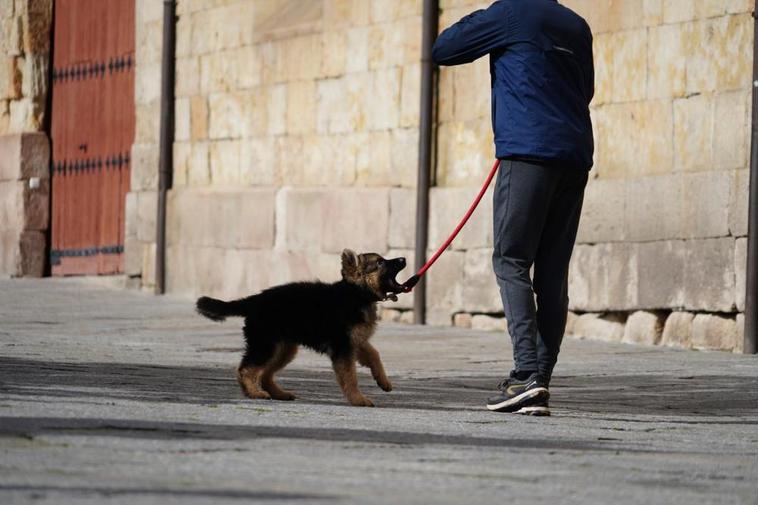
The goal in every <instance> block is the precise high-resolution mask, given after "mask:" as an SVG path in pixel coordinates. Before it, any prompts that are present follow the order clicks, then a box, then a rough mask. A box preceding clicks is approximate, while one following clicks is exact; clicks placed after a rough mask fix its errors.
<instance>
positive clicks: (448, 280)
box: [426, 251, 465, 326]
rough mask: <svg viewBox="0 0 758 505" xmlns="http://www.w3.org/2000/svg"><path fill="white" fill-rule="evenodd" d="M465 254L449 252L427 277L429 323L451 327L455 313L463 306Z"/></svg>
mask: <svg viewBox="0 0 758 505" xmlns="http://www.w3.org/2000/svg"><path fill="white" fill-rule="evenodd" d="M464 264H465V254H464V253H462V252H459V251H448V252H446V253H445V254H443V255H442V256H440V258H439V260H437V263H435V264H434V270H433V271H430V272H429V275H427V276H426V283H427V294H426V296H427V299H426V302H427V305H426V312H427V323H428V324H432V325H444V326H449V325H450V324H451V323H452V317H453V313H455V312H457V311H459V310H460V308H461V307H462V306H463V282H462V281H463V269H464Z"/></svg>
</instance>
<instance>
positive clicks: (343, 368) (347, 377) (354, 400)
mask: <svg viewBox="0 0 758 505" xmlns="http://www.w3.org/2000/svg"><path fill="white" fill-rule="evenodd" d="M332 368H334V373H335V374H336V375H337V383H338V384H339V385H340V388H342V392H343V393H344V394H345V397H347V401H348V402H350V405H355V406H356V407H373V406H374V403H373V402H372V401H371V400H369V399H368V398H366V397H365V396H363V393H361V391H360V390H359V389H358V375H357V374H356V373H355V358H353V357H352V356H349V357H347V356H346V357H339V358H334V359H332Z"/></svg>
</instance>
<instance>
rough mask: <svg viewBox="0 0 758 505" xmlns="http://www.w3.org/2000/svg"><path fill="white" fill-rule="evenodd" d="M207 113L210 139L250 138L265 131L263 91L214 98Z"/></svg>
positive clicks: (220, 95) (210, 99)
mask: <svg viewBox="0 0 758 505" xmlns="http://www.w3.org/2000/svg"><path fill="white" fill-rule="evenodd" d="M208 112H209V120H208V136H209V137H210V138H211V139H229V138H240V137H249V136H251V135H262V134H263V133H264V132H265V131H266V119H267V118H266V101H265V95H264V94H263V93H262V92H261V91H257V90H256V91H252V92H242V93H215V94H212V95H210V96H209V97H208Z"/></svg>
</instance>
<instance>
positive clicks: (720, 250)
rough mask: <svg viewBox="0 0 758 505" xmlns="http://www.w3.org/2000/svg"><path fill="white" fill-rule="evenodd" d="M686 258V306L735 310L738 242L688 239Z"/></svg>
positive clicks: (712, 309) (723, 239) (726, 310)
mask: <svg viewBox="0 0 758 505" xmlns="http://www.w3.org/2000/svg"><path fill="white" fill-rule="evenodd" d="M685 258H686V261H685V269H684V307H685V308H687V309H690V310H707V311H719V312H731V311H732V310H734V306H735V296H734V295H735V288H734V281H735V279H734V239H733V238H732V237H727V238H719V239H705V240H688V241H687V242H686V256H685Z"/></svg>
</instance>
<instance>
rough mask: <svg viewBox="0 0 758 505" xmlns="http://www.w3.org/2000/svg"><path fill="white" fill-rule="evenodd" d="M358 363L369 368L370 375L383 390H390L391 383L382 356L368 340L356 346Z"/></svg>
mask: <svg viewBox="0 0 758 505" xmlns="http://www.w3.org/2000/svg"><path fill="white" fill-rule="evenodd" d="M356 352H357V356H358V363H360V364H361V365H363V366H366V367H368V368H369V369H371V375H372V376H373V377H374V380H375V381H376V383H377V384H378V385H379V387H380V388H382V389H383V390H385V391H392V383H391V382H390V380H389V379H388V378H387V374H386V372H385V371H384V365H383V364H382V358H381V357H380V356H379V351H377V350H376V348H375V347H374V346H373V345H371V344H370V343H368V342H364V343H363V344H361V345H360V346H358V348H357V351H356Z"/></svg>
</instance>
